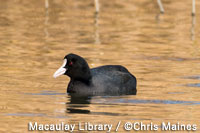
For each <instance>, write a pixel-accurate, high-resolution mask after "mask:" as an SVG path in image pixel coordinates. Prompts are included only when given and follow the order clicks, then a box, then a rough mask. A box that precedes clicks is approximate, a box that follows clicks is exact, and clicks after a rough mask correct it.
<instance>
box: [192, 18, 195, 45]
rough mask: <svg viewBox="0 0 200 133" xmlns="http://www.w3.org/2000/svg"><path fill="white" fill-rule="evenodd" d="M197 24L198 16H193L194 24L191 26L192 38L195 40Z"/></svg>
mask: <svg viewBox="0 0 200 133" xmlns="http://www.w3.org/2000/svg"><path fill="white" fill-rule="evenodd" d="M195 24H196V17H195V16H192V26H191V40H192V41H194V40H195Z"/></svg>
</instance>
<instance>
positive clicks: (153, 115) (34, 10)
mask: <svg viewBox="0 0 200 133" xmlns="http://www.w3.org/2000/svg"><path fill="white" fill-rule="evenodd" d="M46 2H49V3H48V5H47V3H46V7H45V1H34V0H29V1H27V0H15V1H12V0H6V1H5V0H0V3H1V4H0V31H1V32H0V69H1V71H0V74H1V77H0V82H1V84H0V115H1V119H0V125H1V126H0V132H27V130H28V127H27V125H28V122H38V123H42V124H46V123H47V124H51V123H54V124H56V123H60V122H65V123H73V124H77V123H78V122H91V123H108V124H113V126H116V125H117V123H118V122H119V121H121V122H122V123H125V122H127V121H130V122H136V121H139V122H144V123H150V122H153V123H157V124H160V123H161V122H163V121H165V122H171V123H176V122H181V123H185V124H188V123H190V124H197V125H198V126H199V128H200V122H199V120H200V112H199V110H200V105H199V104H200V97H199V95H200V91H199V89H200V80H199V79H200V78H199V77H200V52H199V51H200V45H199V41H200V39H199V38H200V34H199V33H200V28H199V26H198V24H199V21H200V19H199V14H200V12H199V10H197V14H196V18H194V19H193V22H195V24H192V23H193V22H192V17H191V1H189V0H188V1H170V0H163V4H164V7H165V10H166V13H165V14H159V9H158V7H157V3H156V1H149V0H140V1H138V0H126V1H119V0H115V1H108V0H101V1H100V5H101V8H100V13H99V14H98V15H97V14H96V15H95V14H94V11H95V9H94V3H93V1H91V0H84V1H73V0H67V1H65V0H57V1H53V0H52V1H47V0H46ZM196 4H197V5H196V6H197V7H199V6H200V3H199V1H196ZM177 5H179V6H177ZM68 53H76V54H79V55H81V56H83V57H84V58H86V60H87V61H88V63H89V65H90V67H97V66H100V65H108V64H120V65H123V66H125V67H127V68H128V70H129V71H130V72H131V73H133V74H134V75H135V76H136V77H137V79H138V93H137V95H128V96H96V97H89V98H88V97H82V98H76V97H71V96H70V95H68V94H66V88H67V84H68V82H69V78H68V77H66V76H61V77H59V78H57V79H54V78H53V77H52V75H53V73H54V72H55V70H56V69H57V68H58V67H59V66H60V65H61V64H62V59H63V57H64V56H65V55H66V54H68ZM119 130H120V131H124V130H123V127H122V126H121V127H120V128H119Z"/></svg>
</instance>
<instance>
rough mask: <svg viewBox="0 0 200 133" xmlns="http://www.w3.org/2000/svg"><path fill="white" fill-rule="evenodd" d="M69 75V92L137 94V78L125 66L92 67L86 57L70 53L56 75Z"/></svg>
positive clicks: (82, 93)
mask: <svg viewBox="0 0 200 133" xmlns="http://www.w3.org/2000/svg"><path fill="white" fill-rule="evenodd" d="M60 75H67V76H69V77H70V82H69V84H68V87H67V92H68V93H77V94H80V95H123V94H136V93H137V90H136V84H137V81H136V78H135V76H133V75H132V74H131V73H130V72H129V71H128V70H127V69H126V68H125V67H123V66H120V65H106V66H100V67H96V68H92V69H90V68H89V66H88V63H87V62H86V61H85V59H84V58H82V57H80V56H78V55H76V54H68V55H66V56H65V58H64V62H63V65H62V66H61V67H60V68H59V69H58V70H57V71H56V72H55V73H54V75H53V76H54V77H55V78H56V77H58V76H60Z"/></svg>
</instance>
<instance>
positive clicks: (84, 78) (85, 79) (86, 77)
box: [71, 70, 92, 85]
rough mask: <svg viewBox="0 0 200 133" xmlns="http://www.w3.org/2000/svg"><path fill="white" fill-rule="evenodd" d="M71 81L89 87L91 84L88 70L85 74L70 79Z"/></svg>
mask: <svg viewBox="0 0 200 133" xmlns="http://www.w3.org/2000/svg"><path fill="white" fill-rule="evenodd" d="M71 80H72V81H80V82H82V83H84V84H86V85H90V84H91V82H92V75H91V72H90V70H88V71H87V72H85V73H84V74H82V75H80V76H78V77H74V78H71Z"/></svg>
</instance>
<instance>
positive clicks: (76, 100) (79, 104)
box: [66, 94, 92, 114]
mask: <svg viewBox="0 0 200 133" xmlns="http://www.w3.org/2000/svg"><path fill="white" fill-rule="evenodd" d="M69 97H70V101H69V102H67V103H66V113H80V114H89V113H90V110H87V109H83V108H87V107H89V104H90V103H91V102H90V101H91V98H92V97H91V96H86V95H84V96H83V95H77V94H69ZM81 108H82V109H81Z"/></svg>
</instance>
